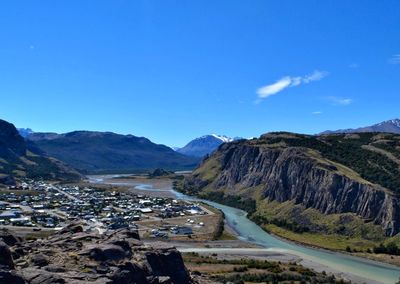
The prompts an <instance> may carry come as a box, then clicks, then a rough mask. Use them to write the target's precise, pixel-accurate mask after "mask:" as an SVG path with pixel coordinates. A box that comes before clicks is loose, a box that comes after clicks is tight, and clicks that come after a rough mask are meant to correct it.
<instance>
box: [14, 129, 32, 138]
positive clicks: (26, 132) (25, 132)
mask: <svg viewBox="0 0 400 284" xmlns="http://www.w3.org/2000/svg"><path fill="white" fill-rule="evenodd" d="M17 130H18V132H19V135H21V136H22V137H24V138H26V137H27V136H28V135H29V134H32V133H33V130H32V129H30V128H18V129H17Z"/></svg>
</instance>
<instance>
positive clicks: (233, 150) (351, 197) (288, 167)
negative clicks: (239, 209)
mask: <svg viewBox="0 0 400 284" xmlns="http://www.w3.org/2000/svg"><path fill="white" fill-rule="evenodd" d="M366 135H367V134H366ZM368 135H369V134H368ZM377 135H378V134H371V135H370V136H368V139H366V137H360V136H358V137H354V136H353V137H346V136H345V135H341V136H335V137H334V138H335V141H336V142H337V143H351V144H352V145H354V144H356V145H357V149H359V150H360V151H364V150H365V147H366V146H370V147H374V148H373V150H374V151H373V153H368V155H369V154H371V157H373V158H376V157H375V156H376V155H375V154H377V153H379V158H382V160H386V159H389V160H390V162H393V163H389V162H387V163H384V162H382V163H379V167H385V166H386V167H387V165H391V164H395V165H397V167H395V168H391V169H387V168H385V169H384V170H385V171H390V172H391V173H396V172H397V171H398V164H397V162H398V161H396V159H397V158H396V157H395V156H394V154H395V153H396V152H395V151H397V150H393V151H392V153H390V148H389V146H388V145H392V146H391V147H392V148H393V149H396V147H398V145H397V144H398V143H399V141H400V140H399V137H398V136H396V135H391V136H390V138H391V140H389V142H390V143H388V139H389V137H387V136H385V137H378V136H377ZM330 139H331V137H328V136H323V137H311V136H305V135H295V134H289V133H275V134H269V135H264V136H262V137H261V138H260V139H254V140H252V141H240V142H234V143H228V144H224V145H222V146H221V147H220V148H219V149H218V151H217V152H216V153H214V154H213V155H212V156H211V157H209V158H208V159H206V160H204V161H203V163H202V165H201V166H200V167H199V168H198V169H197V170H196V171H195V172H194V173H193V175H192V176H191V177H189V178H187V179H186V181H185V185H184V186H185V188H186V190H189V191H192V192H197V194H202V193H203V194H204V193H206V192H224V194H225V195H237V196H242V197H243V198H252V199H254V200H258V201H259V200H268V201H277V202H285V201H293V202H294V204H299V205H302V206H303V207H304V208H314V209H317V210H318V211H319V212H321V213H323V214H338V213H354V214H356V215H357V216H359V217H361V218H363V219H365V220H367V221H371V220H372V221H373V222H374V223H375V224H379V225H380V226H381V227H382V228H383V229H384V234H385V235H386V236H393V235H395V234H397V233H398V232H399V230H400V201H399V198H398V197H397V194H396V193H395V192H393V190H389V189H388V188H385V187H383V186H382V185H380V184H379V182H377V181H379V180H380V178H381V176H380V175H379V171H377V170H375V168H376V165H377V161H379V159H378V160H376V159H372V158H371V160H369V156H368V155H367V154H365V155H367V157H366V161H365V163H361V162H359V164H357V165H355V164H354V165H352V163H351V162H349V163H346V160H345V156H346V155H345V154H346V153H345V151H342V150H341V147H336V145H335V143H333V142H332V141H331V140H330ZM354 139H355V140H354ZM379 139H380V140H379ZM381 140H382V141H383V142H382V141H381ZM338 141H341V142H338ZM349 141H350V142H349ZM393 141H394V142H393ZM392 142H393V143H395V144H393V143H392ZM320 143H322V144H320ZM379 143H385V144H384V145H385V147H386V146H387V147H386V148H385V147H380V148H379V149H380V151H376V150H375V149H378V144H379ZM396 143H397V144H396ZM316 145H317V146H318V147H317V146H316ZM321 145H323V146H324V147H325V146H326V147H325V148H324V147H322V146H321ZM372 145H374V146H372ZM393 145H394V147H393ZM326 148H329V151H328V149H326ZM344 148H346V149H347V148H348V147H344ZM383 148H385V149H386V151H384V150H383ZM371 149H372V148H371ZM397 149H398V148H397ZM335 151H336V152H337V153H335ZM357 151H358V150H354V151H351V152H350V156H349V157H347V158H346V159H349V160H350V161H351V159H352V156H353V155H354V156H357V155H362V153H364V152H361V153H358V152H357ZM365 151H368V150H365ZM331 152H332V153H335V155H333V154H332V153H331ZM342 152H343V153H342ZM329 153H331V154H329ZM328 154H329V155H328ZM336 156H337V157H336ZM335 157H336V158H335ZM346 164H347V165H346ZM367 167H370V168H371V171H373V173H374V176H375V177H376V179H375V180H367V179H365V177H363V176H362V175H361V174H359V173H358V172H357V171H356V170H359V171H360V172H362V173H364V172H365V173H369V172H368V171H367ZM364 175H367V174H364ZM371 176H372V174H371ZM382 176H384V174H382ZM395 182H396V180H395V177H394V182H393V183H392V184H395Z"/></svg>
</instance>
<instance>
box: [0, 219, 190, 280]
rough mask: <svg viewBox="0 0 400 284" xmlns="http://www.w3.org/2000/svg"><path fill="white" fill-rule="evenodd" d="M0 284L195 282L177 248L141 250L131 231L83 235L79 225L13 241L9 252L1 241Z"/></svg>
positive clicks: (139, 243)
mask: <svg viewBox="0 0 400 284" xmlns="http://www.w3.org/2000/svg"><path fill="white" fill-rule="evenodd" d="M17 251H18V253H16V252H17ZM13 255H15V257H14V258H13ZM0 283H10V284H14V283H15V284H20V283H27V284H43V283H74V284H76V283H97V284H101V283H104V284H150V283H176V284H185V283H195V281H194V280H192V278H191V276H190V274H189V271H188V270H187V269H186V267H185V265H184V263H183V259H182V256H181V255H180V253H179V252H178V251H177V250H176V249H174V248H168V247H165V246H164V247H156V248H154V247H148V246H145V245H144V244H143V243H142V242H141V241H140V240H139V239H138V233H137V231H136V230H131V229H121V230H117V231H113V232H106V233H104V234H101V235H100V234H98V233H94V232H83V231H81V230H80V226H79V225H78V224H72V225H71V226H68V227H67V228H65V229H64V230H62V231H60V232H59V233H57V234H54V235H52V236H50V237H48V238H46V239H38V240H35V241H21V242H14V244H13V245H12V246H10V247H9V246H8V245H7V244H5V243H4V242H1V241H0Z"/></svg>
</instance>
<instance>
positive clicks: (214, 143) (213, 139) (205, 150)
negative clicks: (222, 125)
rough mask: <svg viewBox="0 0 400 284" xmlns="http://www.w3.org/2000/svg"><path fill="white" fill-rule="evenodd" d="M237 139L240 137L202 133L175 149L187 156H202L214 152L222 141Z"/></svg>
mask: <svg viewBox="0 0 400 284" xmlns="http://www.w3.org/2000/svg"><path fill="white" fill-rule="evenodd" d="M239 139H242V138H240V137H235V138H231V137H227V136H225V135H217V134H210V135H204V136H201V137H199V138H196V139H194V140H192V141H190V142H189V143H188V144H187V145H186V146H185V147H182V148H179V149H177V150H176V151H177V152H179V153H181V154H184V155H187V156H193V157H204V156H205V155H207V154H210V153H212V152H214V151H215V150H216V149H217V148H218V147H219V145H221V144H222V143H228V142H232V141H234V140H239Z"/></svg>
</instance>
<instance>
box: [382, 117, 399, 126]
mask: <svg viewBox="0 0 400 284" xmlns="http://www.w3.org/2000/svg"><path fill="white" fill-rule="evenodd" d="M383 124H393V125H395V126H397V127H400V119H398V118H395V119H389V120H386V121H384V122H381V123H378V125H383Z"/></svg>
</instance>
